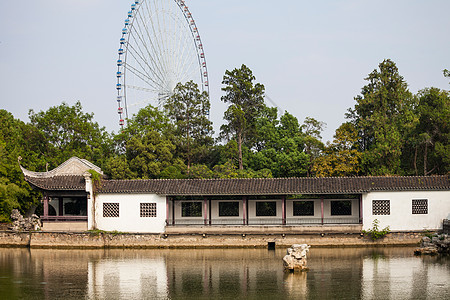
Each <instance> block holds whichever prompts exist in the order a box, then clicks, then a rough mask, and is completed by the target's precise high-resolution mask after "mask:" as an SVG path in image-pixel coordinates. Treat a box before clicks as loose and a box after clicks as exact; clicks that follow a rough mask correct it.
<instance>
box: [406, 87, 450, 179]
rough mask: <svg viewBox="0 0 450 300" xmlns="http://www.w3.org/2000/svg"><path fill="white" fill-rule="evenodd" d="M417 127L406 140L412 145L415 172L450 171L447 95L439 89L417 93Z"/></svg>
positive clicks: (449, 130) (449, 100) (433, 172)
mask: <svg viewBox="0 0 450 300" xmlns="http://www.w3.org/2000/svg"><path fill="white" fill-rule="evenodd" d="M416 97H417V102H418V105H417V107H416V108H415V113H416V115H417V116H418V123H417V126H416V127H415V128H414V130H413V131H412V134H411V135H410V136H409V138H408V141H409V142H410V145H412V146H413V149H414V154H413V158H412V159H411V158H410V157H406V159H407V160H408V161H412V162H413V168H414V173H415V174H416V175H419V174H420V175H425V176H426V175H430V174H446V173H447V172H449V171H450V169H449V165H450V164H449V163H450V145H449V137H450V125H449V120H450V94H449V92H448V91H444V90H440V89H438V88H426V89H423V90H421V91H419V92H418V94H417V96H416Z"/></svg>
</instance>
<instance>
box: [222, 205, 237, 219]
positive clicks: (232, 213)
mask: <svg viewBox="0 0 450 300" xmlns="http://www.w3.org/2000/svg"><path fill="white" fill-rule="evenodd" d="M219 217H239V202H219Z"/></svg>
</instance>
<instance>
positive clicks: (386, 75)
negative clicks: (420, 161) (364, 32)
mask: <svg viewBox="0 0 450 300" xmlns="http://www.w3.org/2000/svg"><path fill="white" fill-rule="evenodd" d="M365 80H366V81H368V84H367V85H366V86H364V87H363V88H362V91H361V95H358V96H357V97H355V100H356V102H357V103H356V105H355V107H354V109H349V113H348V114H347V118H349V119H350V120H351V121H352V123H353V124H354V125H355V128H356V129H357V131H358V138H359V140H358V145H359V147H360V149H359V150H360V151H361V152H363V154H362V158H361V163H362V171H363V173H364V174H367V175H393V174H400V165H401V163H400V162H401V161H400V158H401V155H402V149H403V145H404V143H405V140H404V138H405V137H406V136H407V135H408V133H409V132H410V131H411V130H412V129H413V128H414V126H415V124H416V122H417V117H416V115H415V114H414V111H413V108H414V105H415V103H414V97H412V94H411V93H410V92H409V90H408V87H407V84H406V82H405V81H404V79H403V77H402V76H400V74H399V72H398V69H397V66H396V65H395V63H394V62H393V61H391V60H389V59H387V60H384V61H383V62H382V63H380V64H379V70H374V71H373V72H372V73H370V74H369V76H368V77H367V78H365Z"/></svg>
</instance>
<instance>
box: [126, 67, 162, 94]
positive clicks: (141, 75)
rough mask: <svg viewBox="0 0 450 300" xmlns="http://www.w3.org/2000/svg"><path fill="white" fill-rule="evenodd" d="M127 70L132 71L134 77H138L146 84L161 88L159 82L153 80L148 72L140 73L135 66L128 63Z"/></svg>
mask: <svg viewBox="0 0 450 300" xmlns="http://www.w3.org/2000/svg"><path fill="white" fill-rule="evenodd" d="M128 70H129V71H130V72H132V73H133V74H134V75H135V76H136V77H138V78H139V79H140V80H141V81H143V82H145V83H147V84H148V85H150V86H152V87H153V88H155V89H157V88H161V86H162V85H161V83H159V82H157V81H155V80H153V79H152V78H151V76H150V75H149V74H145V73H142V72H141V71H139V70H138V69H137V68H135V67H133V66H131V65H128Z"/></svg>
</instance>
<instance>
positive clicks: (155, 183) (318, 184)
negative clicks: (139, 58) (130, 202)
mask: <svg viewBox="0 0 450 300" xmlns="http://www.w3.org/2000/svg"><path fill="white" fill-rule="evenodd" d="M25 179H26V180H27V181H28V182H29V183H30V184H31V185H34V186H36V187H37V188H39V189H42V190H56V191H62V190H67V191H84V190H85V180H84V177H83V176H68V175H64V176H53V177H50V178H35V177H29V176H25ZM402 190H408V191H410V190H450V181H449V176H417V177H416V176H411V177H400V176H398V177H395V176H394V177H326V178H306V177H304V178H266V179H255V178H246V179H148V180H106V179H104V180H102V183H101V188H100V189H99V191H98V192H99V193H102V194H111V193H113V194H121V193H122V194H124V193H138V194H139V193H154V194H159V195H169V196H182V195H205V196H207V195H283V194H359V193H365V192H370V191H402Z"/></svg>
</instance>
